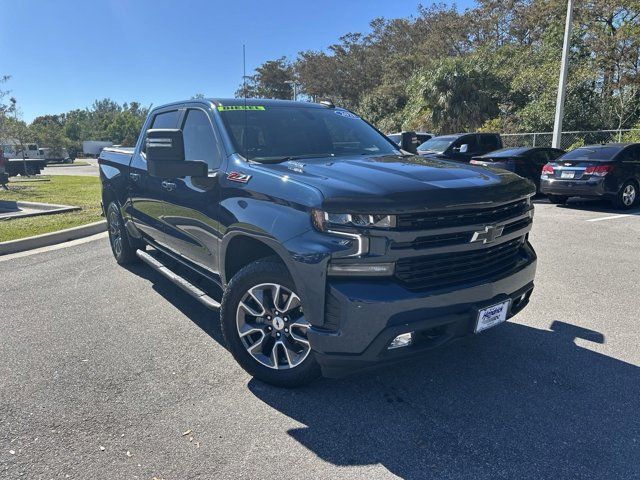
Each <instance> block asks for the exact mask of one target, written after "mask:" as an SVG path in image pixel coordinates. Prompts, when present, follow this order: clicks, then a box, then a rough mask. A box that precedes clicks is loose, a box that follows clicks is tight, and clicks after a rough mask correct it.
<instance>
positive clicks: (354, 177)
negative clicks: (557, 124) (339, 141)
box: [259, 155, 535, 213]
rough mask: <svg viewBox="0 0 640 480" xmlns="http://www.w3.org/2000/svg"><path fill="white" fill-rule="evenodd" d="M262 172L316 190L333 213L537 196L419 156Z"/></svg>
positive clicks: (502, 177) (522, 184) (511, 182)
mask: <svg viewBox="0 0 640 480" xmlns="http://www.w3.org/2000/svg"><path fill="white" fill-rule="evenodd" d="M259 168H261V169H262V168H264V169H267V170H269V171H271V172H273V173H277V174H278V175H279V176H281V177H282V178H283V179H285V180H286V179H291V180H295V181H299V182H301V183H304V184H307V185H310V186H313V187H315V188H317V189H318V190H320V192H321V193H322V195H323V196H324V201H323V204H322V208H323V209H326V210H329V211H333V212H338V211H340V212H353V213H397V212H407V211H421V210H425V209H428V210H433V209H444V208H456V207H457V208H464V207H469V206H471V205H477V206H486V205H488V204H494V203H504V202H509V201H512V200H516V199H518V198H523V197H526V196H528V195H533V194H534V193H535V187H534V185H533V184H532V183H531V182H529V181H528V180H525V179H523V178H521V177H519V176H517V175H515V174H512V173H509V172H505V171H502V170H497V169H496V170H493V169H490V168H485V167H475V166H473V165H468V164H460V163H454V162H449V161H445V160H438V159H433V158H424V157H420V156H417V155H415V156H405V157H401V156H395V155H393V156H371V157H367V156H358V157H340V158H339V159H338V158H331V157H329V158H326V159H312V160H310V159H305V160H296V161H288V162H283V163H279V164H273V165H266V164H263V165H260V167H259Z"/></svg>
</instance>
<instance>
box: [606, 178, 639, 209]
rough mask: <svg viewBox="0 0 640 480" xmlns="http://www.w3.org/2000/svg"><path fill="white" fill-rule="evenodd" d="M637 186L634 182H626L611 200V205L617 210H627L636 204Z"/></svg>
mask: <svg viewBox="0 0 640 480" xmlns="http://www.w3.org/2000/svg"><path fill="white" fill-rule="evenodd" d="M639 195H640V192H638V184H637V183H636V182H635V181H634V180H627V181H626V182H624V183H623V184H622V186H621V187H620V190H619V191H618V193H617V194H616V196H615V197H614V198H613V200H612V202H611V204H612V205H613V208H616V209H618V210H628V209H630V208H633V207H634V206H636V205H637V204H638V196H639Z"/></svg>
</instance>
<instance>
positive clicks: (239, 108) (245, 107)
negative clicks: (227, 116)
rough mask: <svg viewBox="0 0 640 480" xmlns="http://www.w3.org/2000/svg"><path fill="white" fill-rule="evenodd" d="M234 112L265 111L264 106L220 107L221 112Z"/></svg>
mask: <svg viewBox="0 0 640 480" xmlns="http://www.w3.org/2000/svg"><path fill="white" fill-rule="evenodd" d="M234 110H265V108H264V107H263V106H262V105H218V111H219V112H230V111H234Z"/></svg>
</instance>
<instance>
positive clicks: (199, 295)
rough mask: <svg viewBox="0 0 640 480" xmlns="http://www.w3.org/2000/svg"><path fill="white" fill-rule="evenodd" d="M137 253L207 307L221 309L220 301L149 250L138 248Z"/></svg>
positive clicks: (145, 261)
mask: <svg viewBox="0 0 640 480" xmlns="http://www.w3.org/2000/svg"><path fill="white" fill-rule="evenodd" d="M136 254H137V255H138V257H140V259H141V260H142V261H143V262H144V263H146V264H147V265H149V266H150V267H152V268H153V269H154V270H156V271H157V272H158V273H160V274H161V275H162V276H163V277H165V278H166V279H168V280H170V281H172V282H173V283H175V284H176V285H178V286H179V287H180V288H181V289H182V290H184V291H185V292H187V293H188V294H189V295H191V296H192V297H193V298H195V299H196V300H198V301H199V302H200V303H201V304H203V305H204V306H205V307H207V308H210V309H212V310H219V309H220V303H218V302H217V301H216V300H214V299H213V298H211V297H210V296H209V295H207V294H206V293H205V292H203V291H202V290H200V289H199V288H198V287H196V286H195V285H193V284H192V283H190V282H189V281H188V280H186V279H184V278H182V277H181V276H180V275H178V274H177V273H174V272H172V271H171V270H169V268H167V267H166V266H165V265H163V264H162V263H161V262H160V261H158V260H157V259H155V258H154V257H152V256H151V255H149V254H148V253H147V252H144V251H142V250H137V251H136Z"/></svg>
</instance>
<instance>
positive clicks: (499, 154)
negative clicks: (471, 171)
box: [487, 148, 527, 158]
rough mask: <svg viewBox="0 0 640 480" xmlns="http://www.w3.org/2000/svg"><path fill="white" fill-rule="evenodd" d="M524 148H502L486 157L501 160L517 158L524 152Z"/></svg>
mask: <svg viewBox="0 0 640 480" xmlns="http://www.w3.org/2000/svg"><path fill="white" fill-rule="evenodd" d="M526 151H527V149H526V148H503V149H501V150H495V151H493V152H491V153H490V154H489V155H487V157H490V158H503V157H517V156H519V155H521V154H523V153H524V152H526Z"/></svg>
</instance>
